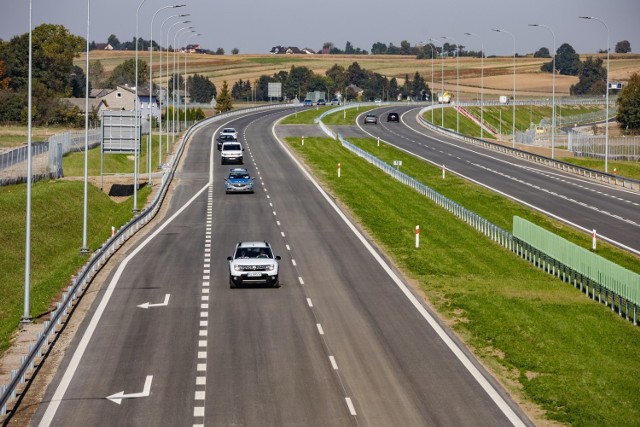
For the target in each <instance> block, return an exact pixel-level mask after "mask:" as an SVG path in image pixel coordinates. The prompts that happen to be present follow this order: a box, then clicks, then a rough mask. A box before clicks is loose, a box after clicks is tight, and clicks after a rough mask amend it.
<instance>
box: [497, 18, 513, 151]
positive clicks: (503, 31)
mask: <svg viewBox="0 0 640 427" xmlns="http://www.w3.org/2000/svg"><path fill="white" fill-rule="evenodd" d="M492 31H496V32H498V33H506V34H509V35H510V36H511V38H512V39H513V108H512V110H513V116H512V118H511V120H512V122H513V123H512V124H511V146H512V147H514V148H515V146H516V37H515V36H514V35H513V34H512V33H511V32H509V31H507V30H499V29H494V30H492Z"/></svg>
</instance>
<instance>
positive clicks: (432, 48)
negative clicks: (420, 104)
mask: <svg viewBox="0 0 640 427" xmlns="http://www.w3.org/2000/svg"><path fill="white" fill-rule="evenodd" d="M427 44H428V45H429V46H431V88H430V89H431V123H433V61H434V60H435V52H436V46H435V45H434V44H433V43H427Z"/></svg>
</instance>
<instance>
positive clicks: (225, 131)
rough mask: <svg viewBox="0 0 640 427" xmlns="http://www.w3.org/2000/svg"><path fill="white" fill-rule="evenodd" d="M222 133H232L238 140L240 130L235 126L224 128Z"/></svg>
mask: <svg viewBox="0 0 640 427" xmlns="http://www.w3.org/2000/svg"><path fill="white" fill-rule="evenodd" d="M220 135H232V136H233V137H234V138H235V139H236V140H237V139H238V131H237V130H235V128H224V129H222V132H220Z"/></svg>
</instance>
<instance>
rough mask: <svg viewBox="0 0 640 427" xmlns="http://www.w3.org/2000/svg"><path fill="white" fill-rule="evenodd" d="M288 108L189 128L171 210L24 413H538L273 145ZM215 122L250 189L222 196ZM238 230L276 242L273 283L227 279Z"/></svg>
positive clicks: (348, 417)
mask: <svg viewBox="0 0 640 427" xmlns="http://www.w3.org/2000/svg"><path fill="white" fill-rule="evenodd" d="M283 114H286V112H283V111H278V112H260V113H252V114H248V115H247V116H242V117H237V118H234V119H233V120H231V121H230V122H225V123H220V122H218V123H217V124H215V125H214V124H211V125H209V126H207V127H205V128H204V129H202V130H200V131H199V132H197V133H196V134H195V135H194V137H193V138H192V140H191V142H190V143H189V145H188V149H187V151H186V153H185V155H184V159H183V164H182V165H181V167H180V169H179V171H178V172H177V175H176V180H177V182H176V183H175V189H174V193H173V196H172V199H171V205H170V208H169V212H168V213H167V214H166V216H165V217H164V219H163V220H162V221H161V222H160V223H159V224H157V225H155V226H154V229H153V230H152V231H150V232H149V233H148V234H147V236H146V237H144V238H143V239H141V240H140V241H139V242H137V243H136V245H135V247H134V248H132V249H131V250H130V251H129V252H128V253H127V256H126V258H124V260H123V261H122V262H121V263H120V264H119V265H117V266H113V268H112V271H111V274H110V276H109V278H108V280H107V281H106V283H105V285H104V286H103V287H102V289H101V290H100V291H99V294H98V296H97V298H96V300H95V303H94V305H93V307H92V310H91V312H90V313H89V314H88V315H87V317H86V319H85V321H84V322H83V324H82V327H81V328H80V329H79V331H78V332H77V333H76V336H75V337H74V339H73V341H72V344H71V346H70V348H69V351H68V352H67V355H66V356H65V359H64V361H63V363H62V366H61V369H60V370H59V372H58V373H57V374H56V376H55V379H54V381H53V382H52V383H51V385H50V387H49V388H48V390H47V392H46V394H45V396H44V399H43V400H42V402H41V404H40V406H39V408H38V410H37V413H36V416H35V419H34V420H33V425H41V426H47V425H53V426H62V425H64V426H88V425H136V426H138V425H149V426H160V425H167V426H169V425H171V426H173V425H193V426H200V425H202V426H204V425H206V426H230V425H246V426H264V425H273V426H294V425H295V426H299V425H304V426H391V425H402V426H423V425H439V426H459V425H486V426H502V425H504V426H507V425H532V423H531V422H530V421H529V420H528V419H527V417H526V416H525V415H524V414H523V412H522V411H521V410H520V408H518V406H517V405H515V404H514V403H513V402H512V400H511V399H510V398H509V396H508V395H507V394H506V392H505V391H504V390H503V389H502V388H501V387H500V386H499V385H498V384H497V383H496V381H495V380H494V379H493V378H492V377H491V376H490V375H489V374H487V372H486V371H485V370H484V369H483V368H482V367H481V366H480V365H479V364H478V363H477V361H476V360H475V359H474V358H473V357H472V356H471V355H470V353H469V352H468V351H467V350H466V349H465V348H464V347H463V346H462V345H461V344H460V343H459V342H458V340H457V339H456V338H455V337H454V336H452V335H451V334H450V332H449V331H448V330H447V329H446V328H445V327H443V326H442V325H441V323H440V322H439V321H438V320H436V318H435V316H434V315H433V314H432V313H431V311H430V309H429V308H428V307H427V306H426V305H425V304H424V303H422V301H421V298H420V297H419V296H417V295H416V294H414V292H413V290H412V289H411V288H409V287H408V286H407V285H406V284H405V283H404V281H403V280H402V278H401V276H399V274H398V273H397V271H396V270H395V269H394V268H393V266H391V265H390V264H389V263H388V261H387V260H386V259H385V257H384V256H383V255H382V254H381V253H379V252H378V251H377V250H376V249H375V247H373V246H372V244H371V243H370V242H369V241H368V240H367V239H366V237H364V236H363V235H362V234H361V233H360V232H359V231H358V229H357V228H356V227H355V226H354V225H353V224H352V223H351V221H350V220H349V218H348V217H347V216H346V215H345V214H343V213H342V212H340V211H339V209H338V208H337V207H336V206H335V204H334V203H333V201H332V200H331V199H330V198H329V197H328V196H327V195H326V194H325V193H324V192H323V191H322V189H321V188H320V187H319V186H318V185H317V184H316V182H315V181H314V180H313V178H312V177H311V176H310V175H309V174H307V173H306V172H305V171H304V170H303V169H302V168H301V167H300V166H299V165H298V164H297V162H296V161H295V160H294V158H293V157H292V156H291V155H290V154H288V152H287V150H286V149H285V148H284V147H283V146H282V145H281V144H280V143H279V142H278V140H277V139H276V138H275V136H274V134H275V132H274V131H273V123H274V122H275V121H276V120H277V119H278V118H279V117H280V116H282V115H283ZM223 126H233V127H236V128H237V129H238V130H239V133H240V138H239V139H240V142H242V143H243V145H244V146H245V153H244V154H245V165H246V167H247V168H248V170H249V172H250V173H251V174H252V175H253V176H255V177H256V193H255V194H230V195H226V194H225V193H224V188H223V178H224V177H225V175H226V173H227V172H228V169H229V168H230V167H231V166H221V165H220V161H219V154H218V152H217V150H216V149H215V145H214V141H213V140H212V137H213V136H214V135H215V134H216V133H217V129H218V127H220V128H221V127H223ZM380 128H382V127H380ZM239 240H267V241H269V242H270V243H271V244H272V246H273V248H274V251H275V253H276V254H277V255H280V256H282V260H281V264H280V282H281V287H280V288H275V289H272V288H263V287H258V286H256V287H250V288H240V289H231V288H230V286H229V274H228V266H227V260H226V257H227V256H228V255H231V251H232V249H233V246H234V244H235V243H236V242H237V241H239ZM141 305H142V306H141Z"/></svg>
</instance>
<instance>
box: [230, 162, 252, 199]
mask: <svg viewBox="0 0 640 427" xmlns="http://www.w3.org/2000/svg"><path fill="white" fill-rule="evenodd" d="M253 185H254V179H253V178H252V177H251V175H249V172H248V171H247V170H246V169H244V168H233V169H230V170H229V176H227V177H226V178H225V179H224V189H225V191H226V193H227V194H229V193H253Z"/></svg>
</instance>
